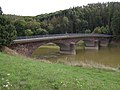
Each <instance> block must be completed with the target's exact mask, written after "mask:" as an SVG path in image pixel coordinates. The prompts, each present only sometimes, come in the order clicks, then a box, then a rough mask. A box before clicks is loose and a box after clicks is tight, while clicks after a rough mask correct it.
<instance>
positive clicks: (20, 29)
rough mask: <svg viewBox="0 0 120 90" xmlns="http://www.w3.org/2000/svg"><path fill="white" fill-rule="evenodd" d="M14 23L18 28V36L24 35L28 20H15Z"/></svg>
mask: <svg viewBox="0 0 120 90" xmlns="http://www.w3.org/2000/svg"><path fill="white" fill-rule="evenodd" d="M14 25H15V28H16V30H17V36H24V35H25V30H26V25H27V23H26V21H25V20H21V19H20V20H17V21H15V23H14Z"/></svg>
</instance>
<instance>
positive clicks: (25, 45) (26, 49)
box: [9, 34, 112, 56]
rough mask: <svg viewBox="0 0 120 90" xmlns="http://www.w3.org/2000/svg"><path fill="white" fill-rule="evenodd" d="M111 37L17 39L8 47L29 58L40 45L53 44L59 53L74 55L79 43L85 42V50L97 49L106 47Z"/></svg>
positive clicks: (32, 37)
mask: <svg viewBox="0 0 120 90" xmlns="http://www.w3.org/2000/svg"><path fill="white" fill-rule="evenodd" d="M111 38H112V36H111V35H104V34H55V35H54V34H53V35H43V36H42V35H41V36H28V37H18V38H17V39H16V40H14V43H13V44H12V45H10V46H9V47H10V48H11V49H13V50H15V51H16V52H18V53H19V54H22V55H25V56H31V54H32V53H33V51H34V50H35V49H37V48H38V47H40V46H41V45H44V44H47V43H55V44H56V45H58V46H59V47H60V53H63V54H76V51H75V46H76V44H77V43H78V42H79V41H80V40H83V41H84V42H85V48H86V49H99V47H100V46H101V47H103V46H108V45H109V43H110V41H111Z"/></svg>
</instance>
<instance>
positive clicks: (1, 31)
mask: <svg viewBox="0 0 120 90" xmlns="http://www.w3.org/2000/svg"><path fill="white" fill-rule="evenodd" d="M15 37H16V30H15V27H14V26H13V25H12V24H11V22H10V20H8V19H7V18H5V16H3V15H0V47H3V46H8V45H10V44H11V43H12V42H13V40H14V39H15Z"/></svg>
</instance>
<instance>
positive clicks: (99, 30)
mask: <svg viewBox="0 0 120 90" xmlns="http://www.w3.org/2000/svg"><path fill="white" fill-rule="evenodd" d="M92 33H97V34H101V33H102V31H101V28H100V27H96V28H95V29H94V31H93V32H92Z"/></svg>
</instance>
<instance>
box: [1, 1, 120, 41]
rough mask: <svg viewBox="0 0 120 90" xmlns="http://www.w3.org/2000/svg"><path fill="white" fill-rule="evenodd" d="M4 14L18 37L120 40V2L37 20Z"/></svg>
mask: <svg viewBox="0 0 120 90" xmlns="http://www.w3.org/2000/svg"><path fill="white" fill-rule="evenodd" d="M3 12H4V11H2V7H1V8H0V14H1V15H0V16H2V17H4V18H6V19H7V20H9V21H10V22H11V24H12V26H13V27H14V28H15V30H16V35H17V36H32V35H46V34H67V33H98V34H110V35H113V36H114V37H115V38H117V39H119V38H120V2H107V3H93V4H88V5H86V6H79V7H73V8H69V9H66V10H60V11H56V12H53V13H46V14H41V15H37V16H17V15H10V14H9V15H8V14H3ZM0 19H1V18H0ZM0 21H1V20H0ZM1 23H2V21H1V22H0V24H1Z"/></svg>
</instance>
